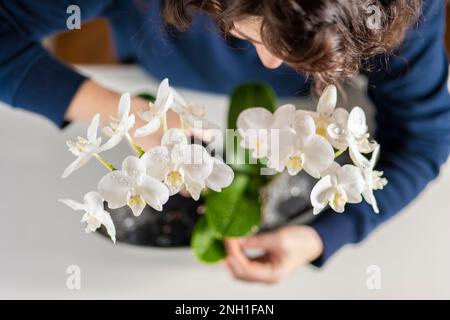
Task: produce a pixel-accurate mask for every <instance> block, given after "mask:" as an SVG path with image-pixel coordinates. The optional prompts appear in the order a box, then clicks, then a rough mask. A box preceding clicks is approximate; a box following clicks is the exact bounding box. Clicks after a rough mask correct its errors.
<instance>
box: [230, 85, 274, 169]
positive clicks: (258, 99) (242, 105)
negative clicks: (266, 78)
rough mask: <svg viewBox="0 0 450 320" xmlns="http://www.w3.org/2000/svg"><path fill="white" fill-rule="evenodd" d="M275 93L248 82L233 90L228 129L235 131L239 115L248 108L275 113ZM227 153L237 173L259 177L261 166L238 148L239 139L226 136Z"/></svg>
mask: <svg viewBox="0 0 450 320" xmlns="http://www.w3.org/2000/svg"><path fill="white" fill-rule="evenodd" d="M275 100H276V98H275V93H274V91H273V90H272V88H271V87H270V86H269V85H267V84H264V83H261V82H248V83H244V84H242V85H240V86H238V87H237V88H236V89H234V90H233V93H232V94H231V99H230V108H229V111H228V128H229V129H236V122H237V119H238V117H239V114H240V113H241V112H242V111H244V110H245V109H248V108H253V107H263V108H266V109H267V110H269V111H270V112H274V111H275ZM226 143H227V148H226V150H227V153H228V157H229V158H228V159H230V162H229V163H230V165H231V166H232V168H233V169H234V171H235V172H237V173H244V174H248V175H251V176H255V177H256V176H261V175H260V168H261V165H260V164H259V163H258V161H257V160H256V159H254V158H253V157H252V156H251V153H250V151H249V150H244V149H243V148H242V147H241V146H240V137H238V136H237V135H232V136H227V139H226Z"/></svg>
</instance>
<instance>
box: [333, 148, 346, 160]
mask: <svg viewBox="0 0 450 320" xmlns="http://www.w3.org/2000/svg"><path fill="white" fill-rule="evenodd" d="M345 151H347V148H342V149H341V150H338V151H336V153H335V154H334V157H335V158H339V157H340V156H341V155H342V154H343V153H344V152H345Z"/></svg>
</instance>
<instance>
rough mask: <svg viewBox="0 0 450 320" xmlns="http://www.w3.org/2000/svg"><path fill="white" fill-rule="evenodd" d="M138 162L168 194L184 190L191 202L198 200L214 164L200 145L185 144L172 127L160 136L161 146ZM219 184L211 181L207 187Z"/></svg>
mask: <svg viewBox="0 0 450 320" xmlns="http://www.w3.org/2000/svg"><path fill="white" fill-rule="evenodd" d="M141 159H142V160H143V161H144V162H145V164H146V166H147V174H148V175H150V176H152V177H155V178H156V179H158V180H159V181H164V183H165V184H166V185H167V187H168V188H169V191H170V195H173V194H176V193H178V192H179V191H180V190H181V189H182V188H183V187H186V190H187V191H188V192H189V194H190V195H191V196H192V198H193V199H195V200H198V199H199V198H200V193H201V191H202V190H203V189H204V188H205V187H206V184H207V182H206V180H207V178H208V177H209V176H210V175H211V173H212V171H213V167H214V165H215V163H214V161H213V158H212V157H211V156H210V155H209V154H208V152H207V151H206V149H205V148H204V147H203V146H201V145H198V144H188V140H187V137H186V134H185V133H184V131H183V130H180V129H175V128H172V129H169V130H168V131H167V132H166V133H165V134H164V136H163V138H162V140H161V146H158V147H154V148H152V149H150V150H149V151H147V152H146V153H145V154H144V155H143V156H142V158H141ZM220 169H221V170H223V168H220ZM220 182H221V181H215V180H214V179H213V178H212V180H211V181H210V185H212V186H216V185H215V183H219V184H220Z"/></svg>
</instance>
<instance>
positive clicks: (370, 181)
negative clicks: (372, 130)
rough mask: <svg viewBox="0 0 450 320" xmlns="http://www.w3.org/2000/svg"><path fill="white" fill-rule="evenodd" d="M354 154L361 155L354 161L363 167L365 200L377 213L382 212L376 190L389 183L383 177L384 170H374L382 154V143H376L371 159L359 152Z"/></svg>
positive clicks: (363, 193)
mask: <svg viewBox="0 0 450 320" xmlns="http://www.w3.org/2000/svg"><path fill="white" fill-rule="evenodd" d="M354 155H360V156H357V157H355V158H354V160H353V161H354V162H355V164H356V165H357V166H358V167H359V168H360V169H361V173H362V176H363V179H364V182H365V184H364V189H363V191H362V195H363V197H364V200H366V202H367V203H368V204H370V205H371V206H372V208H373V211H374V212H375V213H380V210H379V208H378V204H377V200H376V198H375V195H374V191H375V190H382V189H383V188H384V186H386V184H387V183H388V181H387V179H386V178H384V177H383V172H382V171H377V170H374V168H375V165H376V164H377V161H378V158H379V155H380V145H379V144H377V145H376V147H375V149H374V151H373V153H372V156H371V158H370V160H369V159H367V158H366V157H364V156H362V155H361V154H358V153H354Z"/></svg>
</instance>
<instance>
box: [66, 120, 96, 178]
mask: <svg viewBox="0 0 450 320" xmlns="http://www.w3.org/2000/svg"><path fill="white" fill-rule="evenodd" d="M99 123H100V115H99V114H98V113H97V114H96V115H95V116H94V117H93V118H92V121H91V123H90V125H89V127H88V129H87V138H82V137H78V141H72V140H68V141H67V142H66V144H67V147H68V148H69V151H70V152H72V153H73V154H74V155H75V156H76V157H77V158H76V159H75V161H73V162H72V163H71V164H70V165H69V166H68V167H67V168H66V169H65V170H64V173H63V174H62V177H63V178H67V177H68V176H69V175H70V174H72V173H73V172H74V171H75V170H78V169H80V168H81V167H83V166H84V165H86V164H87V163H88V162H89V160H90V159H91V158H92V157H93V156H96V155H97V154H98V153H100V152H102V151H103V149H102V148H101V147H100V144H101V142H102V138H97V130H98V125H99Z"/></svg>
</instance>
